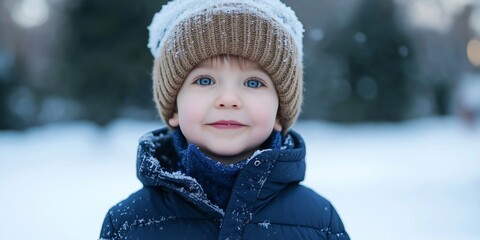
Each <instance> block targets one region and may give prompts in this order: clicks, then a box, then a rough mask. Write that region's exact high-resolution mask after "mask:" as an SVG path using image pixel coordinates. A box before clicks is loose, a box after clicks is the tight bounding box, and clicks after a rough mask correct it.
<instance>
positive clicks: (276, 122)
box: [273, 118, 283, 132]
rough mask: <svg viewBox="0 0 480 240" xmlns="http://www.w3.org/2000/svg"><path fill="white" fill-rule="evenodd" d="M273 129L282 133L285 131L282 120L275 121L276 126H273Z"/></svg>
mask: <svg viewBox="0 0 480 240" xmlns="http://www.w3.org/2000/svg"><path fill="white" fill-rule="evenodd" d="M273 129H274V130H275V131H278V132H281V131H282V129H283V128H282V124H280V120H279V119H278V118H277V119H275V125H273Z"/></svg>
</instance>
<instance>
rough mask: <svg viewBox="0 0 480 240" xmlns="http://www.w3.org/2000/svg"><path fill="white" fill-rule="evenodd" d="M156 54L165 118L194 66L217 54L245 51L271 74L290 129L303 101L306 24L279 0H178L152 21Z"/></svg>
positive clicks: (157, 90)
mask: <svg viewBox="0 0 480 240" xmlns="http://www.w3.org/2000/svg"><path fill="white" fill-rule="evenodd" d="M148 30H149V33H150V36H149V41H148V47H149V48H150V51H151V53H152V55H153V56H154V57H155V62H154V66H153V90H154V99H155V103H156V105H157V109H158V111H159V113H160V115H161V116H162V118H163V120H164V121H165V122H166V123H167V124H168V120H169V119H170V118H171V117H172V116H173V114H174V113H175V111H176V108H175V107H176V98H177V94H178V91H179V90H180V88H181V86H182V83H183V81H184V80H185V78H186V77H187V76H188V74H189V72H190V71H191V70H192V69H193V68H194V67H195V66H196V65H197V64H198V63H200V62H201V61H202V60H204V59H207V58H210V57H214V56H218V55H234V56H240V57H244V58H246V59H249V60H251V61H254V62H256V63H258V64H259V65H260V66H262V67H263V68H264V70H265V71H266V72H267V73H268V74H269V75H270V77H271V79H272V81H273V83H274V85H275V89H276V91H277V94H278V97H279V111H278V118H279V120H280V124H281V125H282V127H283V130H284V131H286V130H287V129H288V128H289V127H290V126H291V125H292V124H293V123H294V122H295V121H296V119H297V117H298V115H299V113H300V108H301V104H302V92H303V63H302V58H303V56H302V47H303V45H302V38H303V31H304V30H303V26H302V24H301V23H300V21H299V20H298V19H297V17H296V16H295V13H294V12H293V10H292V9H290V8H289V7H287V6H286V5H285V4H283V3H282V2H280V1H279V0H201V1H199V0H173V1H170V2H169V3H167V4H166V5H164V6H163V7H162V9H161V10H160V11H159V12H158V13H156V14H155V15H154V17H153V20H152V23H151V24H150V26H149V27H148Z"/></svg>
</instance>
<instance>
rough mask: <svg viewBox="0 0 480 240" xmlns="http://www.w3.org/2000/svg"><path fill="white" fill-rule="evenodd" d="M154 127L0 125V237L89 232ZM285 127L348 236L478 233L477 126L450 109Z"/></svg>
mask: <svg viewBox="0 0 480 240" xmlns="http://www.w3.org/2000/svg"><path fill="white" fill-rule="evenodd" d="M157 127H158V126H157V125H156V124H155V123H141V122H132V121H118V122H116V123H115V124H113V125H112V126H110V127H108V128H107V129H104V130H100V129H98V128H96V127H94V126H92V125H90V124H88V123H75V124H65V125H52V126H46V127H42V128H36V129H31V130H28V131H27V132H23V133H17V132H0V239H48V240H52V239H59V240H60V239H61V240H63V239H69V240H76V239H78V240H85V239H97V237H98V234H99V231H100V226H101V224H102V221H103V217H104V214H105V213H106V211H107V210H108V208H109V207H110V206H112V205H113V204H114V203H116V202H118V201H119V200H121V199H123V198H125V197H126V196H128V194H129V193H131V192H133V191H135V190H136V189H138V188H139V187H140V184H139V182H138V181H137V180H136V176H135V161H134V159H135V152H136V144H137V139H138V137H139V136H140V135H142V134H143V133H144V132H146V131H149V130H151V129H154V128H157ZM295 129H297V130H298V131H299V132H300V133H302V134H303V136H304V138H305V140H306V142H307V164H308V166H307V179H306V181H305V184H306V185H308V186H310V187H312V188H314V189H315V190H317V192H319V193H321V194H322V195H324V196H325V197H327V198H328V199H330V200H331V201H332V202H333V204H334V205H335V206H336V208H337V210H338V211H339V213H340V215H341V216H342V218H343V221H344V223H345V225H346V227H347V230H348V232H349V233H350V235H351V237H352V239H354V240H385V239H388V240H405V239H408V240H414V239H422V240H429V239H432V240H433V239H435V240H446V239H456V240H457V239H458V240H478V239H480V129H478V130H477V131H473V130H469V129H467V128H466V127H464V126H463V125H462V124H461V123H460V122H458V120H456V119H453V118H447V119H426V120H417V121H412V122H407V123H402V124H399V125H357V126H349V127H345V126H339V125H332V124H325V123H313V122H302V123H299V124H297V125H296V126H295ZM299 207H301V206H299Z"/></svg>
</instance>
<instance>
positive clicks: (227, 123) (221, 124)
mask: <svg viewBox="0 0 480 240" xmlns="http://www.w3.org/2000/svg"><path fill="white" fill-rule="evenodd" d="M207 125H209V126H212V127H214V128H218V129H238V128H241V127H245V126H246V125H245V124H242V123H239V122H237V121H233V120H221V121H216V122H213V123H209V124H207Z"/></svg>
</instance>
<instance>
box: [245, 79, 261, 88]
mask: <svg viewBox="0 0 480 240" xmlns="http://www.w3.org/2000/svg"><path fill="white" fill-rule="evenodd" d="M243 85H245V86H246V87H249V88H259V87H264V86H265V84H263V83H262V82H260V81H259V80H257V79H250V80H248V81H246V82H245V83H244V84H243Z"/></svg>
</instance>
